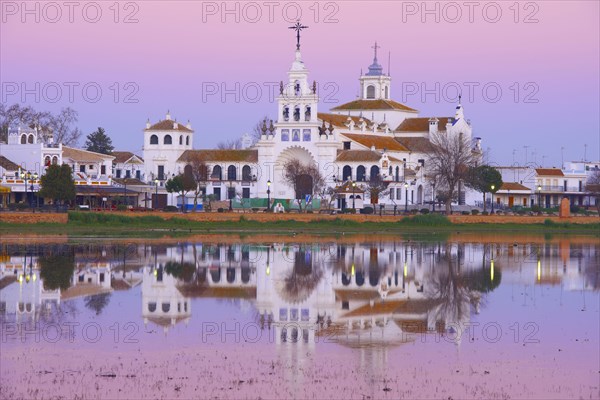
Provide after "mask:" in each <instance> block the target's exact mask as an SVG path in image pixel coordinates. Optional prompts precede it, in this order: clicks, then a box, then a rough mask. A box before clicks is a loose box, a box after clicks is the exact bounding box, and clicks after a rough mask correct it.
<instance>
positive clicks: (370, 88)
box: [367, 85, 375, 99]
mask: <svg viewBox="0 0 600 400" xmlns="http://www.w3.org/2000/svg"><path fill="white" fill-rule="evenodd" d="M374 98H375V86H373V85H369V86H367V99H374Z"/></svg>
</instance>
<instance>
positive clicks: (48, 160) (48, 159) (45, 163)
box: [44, 156, 51, 166]
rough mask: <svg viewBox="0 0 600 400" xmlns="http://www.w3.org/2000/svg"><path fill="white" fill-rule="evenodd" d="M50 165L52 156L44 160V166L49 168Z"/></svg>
mask: <svg viewBox="0 0 600 400" xmlns="http://www.w3.org/2000/svg"><path fill="white" fill-rule="evenodd" d="M50 163H51V161H50V156H46V157H45V158H44V165H45V166H48V165H50Z"/></svg>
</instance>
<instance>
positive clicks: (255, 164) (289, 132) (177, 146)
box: [143, 35, 481, 209]
mask: <svg viewBox="0 0 600 400" xmlns="http://www.w3.org/2000/svg"><path fill="white" fill-rule="evenodd" d="M377 48H378V46H377V43H375V47H374V49H375V51H374V53H375V54H374V58H373V62H372V63H371V65H370V66H369V67H368V72H367V73H366V74H364V75H362V76H361V77H360V78H359V81H360V95H359V97H358V98H357V99H355V100H353V101H350V102H347V103H345V104H342V105H340V106H337V107H335V108H333V109H331V110H329V112H320V111H319V109H318V104H319V96H318V93H317V90H316V84H315V83H314V82H312V83H311V82H310V80H309V70H308V69H307V67H306V65H305V64H304V62H303V61H302V54H301V52H300V41H299V35H298V44H297V46H296V51H295V53H294V55H293V61H292V64H291V67H290V69H289V70H288V73H287V83H285V82H283V81H282V82H281V84H280V89H279V92H280V93H279V96H278V97H277V99H276V100H277V118H276V119H275V120H273V121H270V122H266V123H264V124H263V127H262V135H261V137H260V139H259V140H258V141H257V142H256V143H252V142H251V140H250V138H249V136H248V135H244V137H243V139H242V149H239V150H194V149H193V146H192V143H193V135H194V130H193V129H192V126H191V124H190V123H189V122H188V123H187V124H181V123H178V122H177V121H176V120H175V119H173V118H171V116H170V115H169V114H167V115H166V118H165V119H164V120H161V121H159V122H157V123H154V124H151V123H150V121H148V122H147V124H146V129H145V130H144V146H143V162H144V170H145V171H144V172H145V177H146V180H147V181H148V182H149V183H151V184H153V185H154V184H156V185H157V188H156V189H157V193H158V192H159V191H160V192H161V193H165V192H164V184H165V181H166V180H167V179H169V178H171V177H173V176H175V175H177V174H180V173H185V171H186V168H191V167H190V166H189V165H188V164H189V160H191V159H192V158H193V157H194V156H200V157H202V159H203V160H204V162H205V164H206V165H207V166H208V172H209V175H210V176H209V180H208V182H207V184H206V188H203V191H204V193H205V194H206V195H210V194H213V195H214V197H215V199H216V200H229V199H236V200H238V201H239V199H256V198H260V199H265V200H266V199H267V198H268V197H269V198H270V199H272V203H271V206H275V205H276V203H277V201H278V200H279V201H280V202H281V201H284V199H294V198H295V195H296V192H295V190H294V188H293V187H291V186H290V185H288V184H286V183H285V182H284V179H283V177H282V174H283V166H284V165H285V163H286V162H287V161H288V160H291V159H298V160H299V161H301V162H302V163H303V164H308V163H312V164H316V165H318V167H319V169H320V170H321V173H322V175H323V176H324V177H325V178H326V185H327V186H329V187H331V188H335V189H336V191H337V193H338V196H337V197H338V199H337V204H334V207H338V208H341V209H343V208H346V207H356V208H363V206H364V205H366V204H369V203H371V202H373V203H378V204H385V205H386V207H388V206H389V207H391V206H392V205H396V206H398V207H404V206H405V205H408V206H409V207H410V208H415V207H418V208H422V207H421V205H424V204H431V202H432V201H433V200H434V198H435V195H434V188H433V187H432V185H431V183H430V182H429V181H428V179H427V176H426V173H425V169H426V164H427V157H426V154H425V152H426V149H427V146H428V145H429V143H430V142H429V135H430V134H432V133H435V132H443V133H446V134H459V133H462V134H463V135H466V136H467V138H469V139H470V141H471V142H472V143H473V151H475V152H479V153H481V141H480V139H479V138H473V137H472V128H471V124H470V121H469V120H467V119H465V116H464V110H463V107H462V105H461V104H460V101H459V104H458V105H457V106H456V108H455V110H454V115H453V116H446V117H420V116H419V111H418V110H416V109H414V108H411V107H409V106H407V105H404V104H401V103H399V102H397V101H394V100H392V93H393V92H392V78H391V76H390V75H389V74H385V73H384V71H383V68H382V66H381V65H380V64H379V62H378V60H377ZM376 177H377V178H376ZM374 178H376V179H381V180H382V181H383V182H385V184H386V185H387V188H388V189H387V190H386V191H385V194H384V195H382V196H381V197H380V198H379V199H377V201H372V199H370V198H369V192H368V190H366V184H367V182H368V181H369V180H372V179H374ZM353 184H354V185H353ZM267 191H268V192H267ZM188 196H189V197H188V199H186V204H187V205H190V204H192V203H193V200H190V197H193V194H191V193H190V194H189V195H188ZM171 197H172V196H168V198H169V200H170V201H169V203H173V204H175V203H178V204H181V199H178V200H173V199H171ZM302 198H304V197H302ZM314 198H315V201H316V198H317V194H316V193H315V194H314ZM464 200H465V199H464V192H463V193H461V201H460V203H461V204H464ZM265 204H266V203H265Z"/></svg>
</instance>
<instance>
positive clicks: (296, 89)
mask: <svg viewBox="0 0 600 400" xmlns="http://www.w3.org/2000/svg"><path fill="white" fill-rule="evenodd" d="M294 95H296V96H300V82H298V81H296V82H294Z"/></svg>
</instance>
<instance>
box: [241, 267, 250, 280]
mask: <svg viewBox="0 0 600 400" xmlns="http://www.w3.org/2000/svg"><path fill="white" fill-rule="evenodd" d="M248 282H250V268H249V267H242V283H248Z"/></svg>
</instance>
